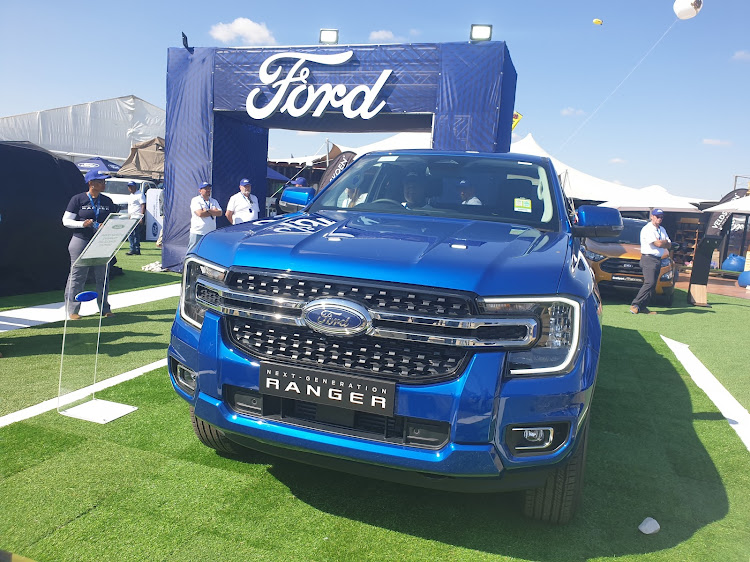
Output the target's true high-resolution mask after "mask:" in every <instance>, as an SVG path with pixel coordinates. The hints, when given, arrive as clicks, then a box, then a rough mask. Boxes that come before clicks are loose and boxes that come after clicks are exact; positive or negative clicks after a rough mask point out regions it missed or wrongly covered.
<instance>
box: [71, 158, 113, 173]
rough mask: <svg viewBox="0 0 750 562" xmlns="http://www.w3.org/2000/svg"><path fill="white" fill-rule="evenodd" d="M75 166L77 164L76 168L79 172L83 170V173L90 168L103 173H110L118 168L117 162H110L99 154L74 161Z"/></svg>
mask: <svg viewBox="0 0 750 562" xmlns="http://www.w3.org/2000/svg"><path fill="white" fill-rule="evenodd" d="M76 166H78V169H79V170H81V172H83V173H84V174H85V173H87V172H90V171H91V170H96V171H97V172H103V173H105V174H111V173H114V172H116V171H118V170H119V169H120V165H119V164H115V163H114V162H111V161H110V160H107V159H106V158H100V157H99V156H97V157H95V158H87V159H86V160H81V161H80V162H76Z"/></svg>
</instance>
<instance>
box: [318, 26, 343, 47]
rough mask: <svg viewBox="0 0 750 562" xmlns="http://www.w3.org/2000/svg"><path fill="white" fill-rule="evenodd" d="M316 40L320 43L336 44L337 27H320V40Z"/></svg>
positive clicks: (337, 40)
mask: <svg viewBox="0 0 750 562" xmlns="http://www.w3.org/2000/svg"><path fill="white" fill-rule="evenodd" d="M318 42H319V43H320V44H321V45H338V42H339V30H338V29H321V30H320V40H319V41H318Z"/></svg>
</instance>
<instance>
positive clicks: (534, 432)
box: [513, 427, 555, 451]
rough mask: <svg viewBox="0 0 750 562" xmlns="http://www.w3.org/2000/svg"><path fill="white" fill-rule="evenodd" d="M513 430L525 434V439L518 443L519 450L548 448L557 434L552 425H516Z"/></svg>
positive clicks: (517, 448)
mask: <svg viewBox="0 0 750 562" xmlns="http://www.w3.org/2000/svg"><path fill="white" fill-rule="evenodd" d="M513 431H518V432H522V434H523V439H522V440H521V441H520V442H519V443H517V444H516V450H518V451H529V450H533V449H546V448H547V447H549V446H550V443H552V439H553V437H554V436H555V430H554V429H552V428H551V427H514V428H513Z"/></svg>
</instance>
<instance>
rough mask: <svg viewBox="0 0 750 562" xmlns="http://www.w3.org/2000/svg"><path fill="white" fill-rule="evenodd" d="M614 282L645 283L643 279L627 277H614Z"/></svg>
mask: <svg viewBox="0 0 750 562" xmlns="http://www.w3.org/2000/svg"><path fill="white" fill-rule="evenodd" d="M612 281H622V282H624V283H633V284H636V283H643V278H642V277H628V276H626V275H613V276H612Z"/></svg>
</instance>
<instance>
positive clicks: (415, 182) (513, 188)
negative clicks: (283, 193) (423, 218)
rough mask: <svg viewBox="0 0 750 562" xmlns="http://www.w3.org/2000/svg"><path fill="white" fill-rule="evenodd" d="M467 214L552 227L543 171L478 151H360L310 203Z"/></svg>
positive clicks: (314, 208) (549, 191)
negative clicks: (452, 153)
mask: <svg viewBox="0 0 750 562" xmlns="http://www.w3.org/2000/svg"><path fill="white" fill-rule="evenodd" d="M326 209H338V210H342V209H343V210H351V211H364V212H368V213H372V212H381V213H398V214H409V215H430V216H440V217H454V218H471V219H475V220H488V221H497V222H512V223H520V224H528V225H532V226H534V227H536V228H541V229H545V230H556V229H557V228H558V225H559V220H558V218H557V217H558V214H557V210H556V204H555V201H554V196H553V194H552V188H551V184H550V181H549V177H548V176H547V172H546V170H545V169H544V168H543V167H541V166H538V165H536V164H532V163H530V162H524V161H522V160H506V159H500V158H492V157H486V156H480V155H473V154H470V155H457V156H454V155H445V154H435V155H431V154H397V155H396V154H389V155H371V156H364V157H362V158H360V159H359V160H357V161H356V162H355V163H354V164H352V165H351V167H350V168H348V169H346V170H345V171H344V173H342V174H341V176H340V177H339V179H337V180H336V181H335V182H334V183H333V184H332V185H331V186H330V187H329V188H328V189H326V190H325V191H324V192H323V193H322V194H321V196H320V197H318V198H317V199H316V200H315V201H314V202H313V204H312V206H311V207H310V212H317V211H321V210H326Z"/></svg>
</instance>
